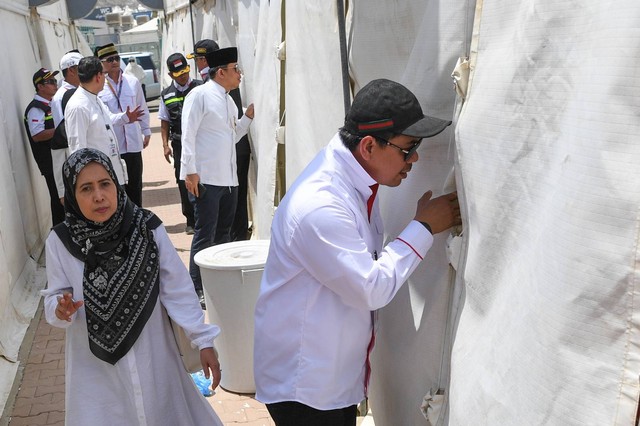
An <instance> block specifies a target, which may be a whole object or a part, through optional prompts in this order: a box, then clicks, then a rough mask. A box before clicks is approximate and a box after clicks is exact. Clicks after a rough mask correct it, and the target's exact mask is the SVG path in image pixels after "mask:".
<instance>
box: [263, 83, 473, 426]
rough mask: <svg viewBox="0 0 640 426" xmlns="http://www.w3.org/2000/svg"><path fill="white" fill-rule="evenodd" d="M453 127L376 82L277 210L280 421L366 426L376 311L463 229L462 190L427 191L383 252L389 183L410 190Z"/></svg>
mask: <svg viewBox="0 0 640 426" xmlns="http://www.w3.org/2000/svg"><path fill="white" fill-rule="evenodd" d="M449 124H451V122H450V121H445V120H440V119H437V118H434V117H429V116H425V115H424V114H423V112H422V108H421V107H420V103H419V102H418V100H417V99H416V97H415V96H414V95H413V93H411V92H410V91H409V90H408V89H407V88H406V87H404V86H402V85H400V84H398V83H395V82H392V81H390V80H382V79H381V80H374V81H372V82H371V83H369V84H367V85H366V86H364V87H363V88H362V89H361V90H360V91H359V92H358V93H357V95H356V96H355V98H354V100H353V104H352V106H351V109H350V110H349V112H348V113H347V116H346V118H345V123H344V126H343V127H342V128H341V129H340V130H339V132H338V134H336V135H335V136H334V137H333V139H332V140H331V141H330V142H329V145H328V146H327V147H326V148H325V149H324V150H322V151H321V152H320V153H319V154H318V155H317V156H316V158H315V159H314V160H313V161H312V162H311V163H310V164H309V165H308V166H307V167H306V168H305V170H304V171H303V172H302V173H301V174H300V176H299V177H298V179H296V181H295V182H294V184H293V185H292V186H291V188H290V189H289V191H288V192H287V194H286V195H285V197H284V198H283V200H282V202H281V203H280V205H279V206H278V209H277V210H276V213H275V216H274V218H273V223H272V226H271V243H270V247H269V255H268V257H267V262H266V265H265V269H264V274H263V277H262V283H261V286H260V295H259V297H258V301H257V304H256V311H255V346H254V376H255V380H256V387H257V392H256V398H257V399H258V400H260V401H262V402H264V403H265V404H266V405H267V409H268V410H269V413H270V414H271V416H272V417H273V419H274V421H275V423H276V425H278V426H288V425H332V426H336V425H340V426H343V425H344V426H347V425H348V426H355V424H356V406H357V404H358V403H360V402H361V401H362V400H363V399H364V398H365V396H366V394H367V386H368V379H369V373H370V368H369V352H370V351H371V349H372V348H373V345H374V342H375V339H374V337H375V334H374V330H375V318H376V315H375V311H376V310H377V309H380V308H382V307H383V306H385V305H387V304H388V303H389V302H390V301H391V300H392V299H393V297H394V295H395V294H396V292H397V291H398V290H399V289H400V287H401V286H402V285H403V283H404V282H405V281H406V280H407V278H408V277H409V276H410V275H411V273H412V272H413V271H414V270H415V269H416V267H417V266H418V264H419V263H420V261H421V260H422V259H423V258H424V256H425V255H426V254H427V251H428V250H429V248H430V247H431V244H432V242H433V235H434V234H437V233H439V232H442V231H444V230H446V229H448V228H450V227H451V226H454V225H457V224H460V222H461V221H460V208H459V205H458V201H457V195H456V194H455V193H451V194H446V195H442V196H440V197H438V198H435V199H431V191H427V192H426V193H425V194H424V195H423V196H422V197H421V198H420V200H418V206H417V210H416V214H415V216H414V219H413V220H412V221H411V222H410V223H409V224H408V225H407V227H406V228H405V229H404V230H403V231H402V232H401V233H400V235H398V236H397V237H396V238H395V239H394V240H392V241H391V242H389V243H388V244H387V245H386V246H383V224H382V218H381V216H380V211H379V208H378V203H377V202H376V201H375V196H376V193H377V190H378V185H386V186H390V187H396V186H398V185H400V183H401V182H402V181H403V180H404V179H405V178H406V177H407V174H408V173H409V172H410V170H411V168H412V166H413V163H415V162H416V161H418V153H417V149H418V147H419V146H420V143H421V142H422V138H428V137H432V136H435V135H437V134H438V133H440V132H442V131H443V130H444V129H445V128H446V127H447V126H448V125H449ZM411 210H413V207H411Z"/></svg>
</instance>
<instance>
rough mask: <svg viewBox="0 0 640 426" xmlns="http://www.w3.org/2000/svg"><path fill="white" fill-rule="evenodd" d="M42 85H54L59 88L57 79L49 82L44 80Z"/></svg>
mask: <svg viewBox="0 0 640 426" xmlns="http://www.w3.org/2000/svg"><path fill="white" fill-rule="evenodd" d="M42 84H53V85H54V86H57V85H58V82H57V81H56V79H55V78H52V79H49V80H42Z"/></svg>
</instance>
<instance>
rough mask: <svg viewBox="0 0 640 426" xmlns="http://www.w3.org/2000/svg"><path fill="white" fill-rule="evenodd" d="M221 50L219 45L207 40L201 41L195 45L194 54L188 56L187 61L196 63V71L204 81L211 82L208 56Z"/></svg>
mask: <svg viewBox="0 0 640 426" xmlns="http://www.w3.org/2000/svg"><path fill="white" fill-rule="evenodd" d="M218 49H220V47H218V43H216V42H215V41H213V40H211V39H208V38H205V39H203V40H199V41H198V42H197V43H196V44H194V45H193V52H191V53H189V54H188V55H187V59H193V60H194V61H195V62H196V69H197V70H198V73H200V77H202V81H207V80H209V64H208V63H207V54H209V55H211V54H212V53H213V52H215V51H216V50H218Z"/></svg>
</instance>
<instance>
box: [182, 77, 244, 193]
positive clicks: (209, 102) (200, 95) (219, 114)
mask: <svg viewBox="0 0 640 426" xmlns="http://www.w3.org/2000/svg"><path fill="white" fill-rule="evenodd" d="M250 124H251V119H250V118H249V117H247V116H246V115H243V116H242V118H241V119H240V120H238V108H237V107H236V104H235V103H234V102H233V99H232V98H231V96H229V94H228V93H226V92H225V90H224V88H223V87H222V86H220V85H219V84H218V83H216V82H215V81H213V80H209V81H207V82H206V83H204V84H201V85H200V86H198V87H196V88H194V89H193V90H191V92H189V95H187V97H186V98H185V100H184V105H183V106H182V158H181V166H180V179H184V178H185V177H186V176H187V175H188V174H192V173H197V174H198V175H199V176H200V181H201V182H202V183H204V184H208V185H216V186H238V174H237V172H236V170H237V166H236V142H238V141H239V140H240V139H241V138H242V137H243V136H244V135H246V134H247V129H248V128H249V125H250Z"/></svg>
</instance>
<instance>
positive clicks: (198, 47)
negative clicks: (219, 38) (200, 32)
mask: <svg viewBox="0 0 640 426" xmlns="http://www.w3.org/2000/svg"><path fill="white" fill-rule="evenodd" d="M218 49H220V46H218V43H216V42H215V41H213V40H211V39H208V38H205V39H204V40H200V41H198V42H197V43H196V44H194V45H193V52H192V53H189V54H188V55H187V59H193V58H195V57H196V56H206V55H207V53H211V52H214V51H216V50H218Z"/></svg>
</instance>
